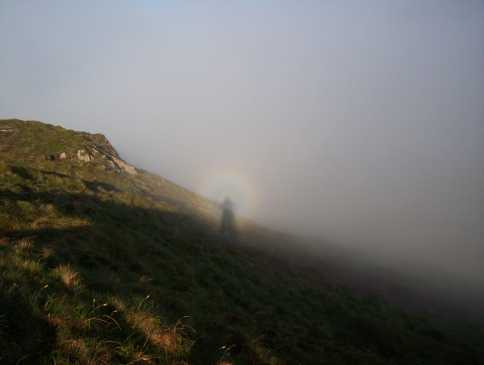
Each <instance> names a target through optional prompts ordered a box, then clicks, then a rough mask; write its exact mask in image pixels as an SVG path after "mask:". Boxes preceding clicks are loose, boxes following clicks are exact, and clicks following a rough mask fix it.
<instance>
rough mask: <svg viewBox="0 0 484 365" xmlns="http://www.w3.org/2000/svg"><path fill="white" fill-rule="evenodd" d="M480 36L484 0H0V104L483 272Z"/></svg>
mask: <svg viewBox="0 0 484 365" xmlns="http://www.w3.org/2000/svg"><path fill="white" fill-rule="evenodd" d="M483 45H484V2H483V1H479V0H476V1H472V0H466V1H457V0H456V1H446V0H436V1H421V0H402V1H386V0H385V1H384V0H381V1H378V0H374V1H356V0H355V1H204V2H202V1H191V2H190V1H186V2H178V1H154V0H151V1H142V0H139V1H99V0H96V1H79V2H72V1H42V2H39V1H23V0H12V1H9V0H0V50H1V52H0V80H1V84H2V87H1V88H0V117H19V118H24V119H36V120H42V121H48V122H51V123H54V124H62V125H63V126H65V127H68V128H73V129H79V130H88V131H92V132H101V133H104V134H106V135H107V136H108V138H110V140H111V141H112V142H113V144H114V145H115V146H116V147H117V148H118V150H119V151H120V152H121V153H122V155H123V156H124V157H125V158H126V159H127V160H128V161H130V162H132V163H134V164H136V165H137V166H140V167H144V168H146V169H148V170H151V171H153V172H156V173H159V174H160V175H162V176H165V177H167V178H170V179H172V180H174V181H175V182H177V183H179V184H181V185H184V186H186V187H188V188H191V189H193V190H196V191H198V192H201V193H204V194H206V195H211V196H212V197H217V198H219V195H220V194H221V191H222V192H223V193H226V192H228V193H230V194H232V195H235V197H234V198H235V200H236V203H237V204H238V205H239V206H240V207H241V210H242V212H243V213H245V214H247V215H249V216H251V217H254V218H256V219H258V220H259V221H260V222H263V223H266V224H269V225H272V226H274V227H278V228H282V229H284V230H287V231H294V232H302V233H308V234H313V235H324V236H325V237H329V238H335V239H338V240H339V241H342V242H348V243H351V244H358V245H360V246H363V247H372V248H375V250H374V251H373V252H374V253H375V255H376V254H378V255H379V254H382V255H384V256H385V257H393V258H399V259H400V260H403V261H408V262H410V263H412V264H415V265H426V266H435V267H437V268H441V269H445V270H446V271H449V272H455V273H457V274H462V275H463V277H472V278H475V277H476V276H475V274H476V273H479V272H480V269H481V268H482V263H483V261H484V247H483V246H484V243H483V237H484V234H483V233H484V222H483V220H484V46H483ZM217 184H220V186H217ZM224 189H226V190H227V191H223V190H224ZM217 194H218V195H217Z"/></svg>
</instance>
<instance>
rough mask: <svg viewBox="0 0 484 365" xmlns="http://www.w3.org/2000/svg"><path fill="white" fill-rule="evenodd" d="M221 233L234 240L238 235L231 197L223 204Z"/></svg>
mask: <svg viewBox="0 0 484 365" xmlns="http://www.w3.org/2000/svg"><path fill="white" fill-rule="evenodd" d="M220 231H221V232H222V234H223V235H225V236H227V237H232V238H234V237H235V234H236V231H235V214H234V203H232V201H231V200H230V198H229V197H227V198H225V200H224V202H223V203H222V223H221V226H220Z"/></svg>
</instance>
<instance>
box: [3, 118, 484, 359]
mask: <svg viewBox="0 0 484 365" xmlns="http://www.w3.org/2000/svg"><path fill="white" fill-rule="evenodd" d="M0 161H1V162H0V176H1V177H0V295H1V296H0V362H1V363H2V364H17V363H19V364H37V363H39V364H194V365H197V364H217V363H219V364H222V363H225V364H261V365H262V364H271V365H275V364H409V365H410V364H411V365H414V364H480V363H482V358H481V359H479V351H480V350H481V349H480V347H479V346H477V345H476V344H477V343H479V341H481V340H482V339H483V338H484V336H482V333H479V332H478V331H477V330H476V331H475V332H473V333H472V335H473V336H472V337H470V335H466V337H464V336H463V335H461V334H457V333H454V332H452V331H448V332H444V331H443V330H441V329H440V328H438V327H436V326H435V325H433V324H431V323H430V322H429V321H428V320H426V319H425V318H421V317H417V316H410V315H407V314H405V313H403V312H401V311H400V310H398V309H396V308H393V307H391V306H389V305H386V304H384V303H383V302H381V301H378V300H376V299H374V298H359V297H355V296H353V295H352V294H351V293H350V292H348V291H347V290H345V289H343V288H341V287H339V286H338V285H335V284H334V283H331V277H326V278H324V280H323V279H322V278H321V277H319V276H318V275H320V273H315V272H314V271H312V270H308V269H304V268H302V267H298V266H297V265H295V264H294V263H291V262H290V260H286V259H284V257H282V256H280V255H279V256H277V257H276V256H274V255H271V254H270V253H267V252H264V251H263V250H260V249H256V248H255V247H254V246H256V245H255V244H254V242H255V241H256V240H264V241H265V242H269V241H271V240H272V241H276V240H278V239H279V238H280V237H279V236H277V235H274V234H273V233H271V232H270V231H268V230H263V229H262V228H259V227H257V226H255V225H253V224H249V223H247V222H244V224H242V227H243V228H242V231H241V232H240V237H239V240H238V243H236V242H232V241H231V240H229V239H227V238H225V237H222V236H221V235H220V234H219V233H218V219H219V214H220V212H219V211H218V208H217V206H216V205H215V204H214V203H212V202H210V201H207V200H205V199H203V198H201V197H199V196H197V195H196V194H193V193H191V192H189V191H187V190H185V189H183V188H181V187H178V186H176V185H175V184H172V183H170V182H169V181H167V180H165V179H163V178H160V177H157V176H155V175H152V174H149V173H147V172H145V171H142V170H139V169H135V168H134V167H133V166H130V165H129V164H127V163H126V162H125V161H123V160H122V159H121V158H120V156H119V155H118V154H117V152H116V151H115V149H114V148H113V147H112V146H111V145H110V143H109V142H108V141H107V139H106V138H105V137H103V136H101V135H91V134H87V133H79V132H74V131H69V130H65V129H63V128H61V127H54V126H50V125H47V124H43V123H39V122H23V121H18V120H5V121H0ZM249 228H250V229H249ZM244 229H247V232H248V233H244ZM251 240H253V241H251ZM251 242H252V244H250V243H251ZM323 283H326V284H323ZM481 336H482V337H481ZM479 361H481V362H479Z"/></svg>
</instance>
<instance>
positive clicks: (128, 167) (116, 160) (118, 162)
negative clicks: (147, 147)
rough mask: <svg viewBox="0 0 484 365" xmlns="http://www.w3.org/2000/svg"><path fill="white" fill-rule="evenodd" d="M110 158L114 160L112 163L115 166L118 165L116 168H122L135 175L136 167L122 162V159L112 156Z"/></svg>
mask: <svg viewBox="0 0 484 365" xmlns="http://www.w3.org/2000/svg"><path fill="white" fill-rule="evenodd" d="M111 158H112V161H113V162H114V164H115V165H116V166H118V168H120V169H121V170H123V171H124V172H127V173H128V174H130V175H136V174H137V171H136V168H135V167H134V166H131V165H130V164H128V163H126V162H124V161H123V160H120V159H119V158H116V157H114V156H111Z"/></svg>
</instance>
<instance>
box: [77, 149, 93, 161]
mask: <svg viewBox="0 0 484 365" xmlns="http://www.w3.org/2000/svg"><path fill="white" fill-rule="evenodd" d="M77 158H78V159H79V161H84V162H89V161H92V160H93V157H92V156H91V155H90V154H89V153H88V152H87V151H86V150H78V151H77Z"/></svg>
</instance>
